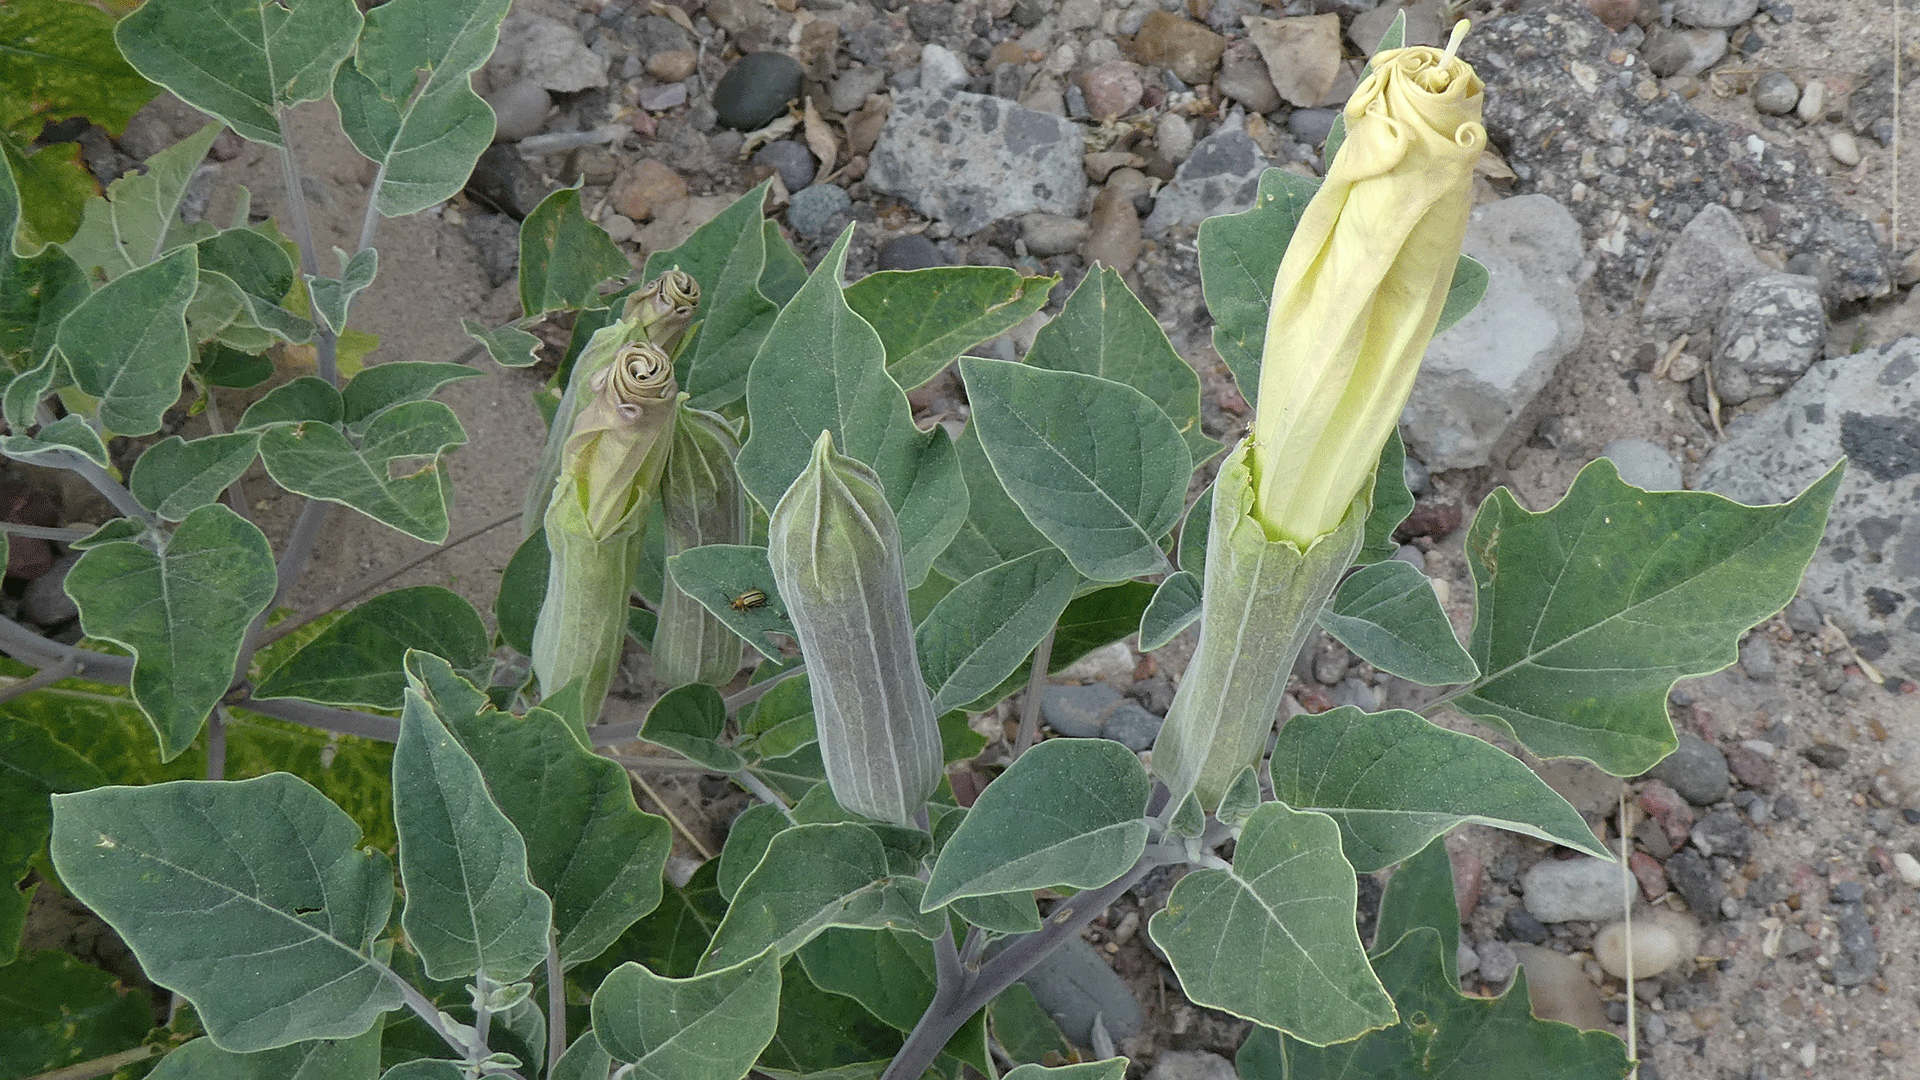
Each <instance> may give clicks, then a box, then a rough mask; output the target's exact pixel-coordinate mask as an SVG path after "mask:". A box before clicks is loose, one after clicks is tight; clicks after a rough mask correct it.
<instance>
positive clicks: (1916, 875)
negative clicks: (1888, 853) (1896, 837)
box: [1893, 851, 1920, 889]
mask: <svg viewBox="0 0 1920 1080" xmlns="http://www.w3.org/2000/svg"><path fill="white" fill-rule="evenodd" d="M1893 868H1894V870H1895V871H1896V872H1898V873H1899V875H1900V880H1901V881H1904V882H1906V883H1907V886H1908V887H1909V888H1914V889H1920V859H1915V858H1914V857H1913V856H1912V855H1909V854H1907V853H1906V852H1904V851H1896V852H1894V853H1893Z"/></svg>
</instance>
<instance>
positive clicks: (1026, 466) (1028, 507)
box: [960, 356, 1193, 581]
mask: <svg viewBox="0 0 1920 1080" xmlns="http://www.w3.org/2000/svg"><path fill="white" fill-rule="evenodd" d="M960 373H961V376H962V377H963V378H964V379H965V380H966V384H967V398H968V400H969V401H970V402H971V403H972V405H973V423H974V425H975V426H976V427H977V428H978V429H979V432H980V444H981V446H982V447H983V448H984V449H985V450H986V453H987V459H988V460H989V461H991V462H992V463H993V471H994V473H995V474H996V475H998V476H999V477H1000V482H1001V483H1002V484H1003V485H1005V486H1006V489H1007V494H1008V495H1009V496H1011V497H1012V498H1013V501H1014V502H1016V503H1018V504H1019V505H1020V509H1021V510H1022V511H1023V512H1025V514H1026V515H1027V520H1029V521H1031V522H1032V523H1033V525H1034V527H1035V528H1037V529H1039V530H1040V531H1041V532H1042V533H1044V534H1045V535H1046V537H1047V539H1049V540H1051V541H1053V543H1054V544H1056V545H1058V546H1059V548H1060V550H1062V551H1064V552H1066V554H1067V558H1068V559H1070V560H1072V562H1073V566H1074V569H1076V570H1078V571H1080V573H1082V574H1083V575H1085V576H1087V577H1089V578H1091V579H1093V580H1095V581H1124V580H1126V579H1127V578H1130V577H1135V576H1137V575H1140V574H1153V573H1159V572H1161V571H1163V570H1165V569H1167V559H1166V555H1165V554H1164V553H1163V552H1161V550H1160V546H1159V541H1160V538H1161V537H1163V536H1165V535H1166V534H1167V532H1168V531H1169V530H1171V529H1172V528H1173V526H1174V525H1176V524H1178V523H1179V521H1180V515H1181V514H1182V513H1183V512H1184V511H1185V510H1186V493H1187V481H1188V478H1189V477H1190V476H1191V474H1192V472H1193V458H1192V456H1191V455H1190V454H1189V453H1188V452H1187V448H1186V444H1185V442H1184V440H1183V439H1182V437H1181V434H1180V431H1179V429H1178V428H1177V427H1176V426H1175V425H1174V422H1173V421H1172V420H1170V419H1168V418H1167V414H1166V413H1165V412H1162V411H1161V409H1160V407H1159V406H1158V405H1156V404H1154V402H1153V401H1152V399H1150V398H1148V397H1147V396H1146V395H1145V394H1142V393H1141V392H1140V391H1138V390H1135V389H1134V388H1133V387H1131V386H1127V385H1125V384H1123V383H1117V382H1113V381H1112V380H1109V379H1103V378H1100V377H1098V376H1093V375H1084V374H1081V373H1079V372H1074V371H1045V370H1040V369H1037V368H1030V367H1026V366H1024V365H1021V364H1011V363H1007V362H1005V361H1000V360H983V359H980V358H979V357H972V356H970V357H967V358H965V359H963V360H961V361H960Z"/></svg>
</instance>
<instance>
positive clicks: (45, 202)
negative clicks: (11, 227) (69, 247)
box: [0, 131, 96, 256]
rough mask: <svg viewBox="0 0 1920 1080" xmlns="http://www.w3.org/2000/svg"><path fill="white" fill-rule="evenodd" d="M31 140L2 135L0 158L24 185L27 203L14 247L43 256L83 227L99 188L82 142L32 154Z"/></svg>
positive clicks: (22, 192) (23, 189) (46, 148)
mask: <svg viewBox="0 0 1920 1080" xmlns="http://www.w3.org/2000/svg"><path fill="white" fill-rule="evenodd" d="M26 144H27V140H26V139H25V138H24V137H22V138H15V137H14V136H13V135H10V134H8V133H7V132H5V131H0V159H3V160H5V161H6V164H7V171H8V172H9V173H11V174H12V176H13V180H14V183H16V184H18V185H19V193H20V196H21V197H22V198H23V199H24V200H25V201H24V205H22V206H21V207H20V211H19V213H20V218H19V224H18V227H17V231H16V232H15V233H14V235H13V249H14V250H15V251H18V252H19V253H20V254H22V255H27V256H33V255H38V254H41V252H42V250H43V249H44V248H45V247H46V246H47V245H48V244H57V243H61V242H64V241H65V240H67V239H68V238H70V237H72V236H73V233H74V230H75V229H77V228H79V227H80V220H81V215H82V213H83V210H82V208H83V207H84V206H85V205H86V202H87V200H88V199H90V198H92V197H93V195H94V192H95V190H96V188H95V186H94V181H93V174H92V173H91V172H89V171H87V167H86V165H85V163H84V162H82V160H81V157H80V147H79V145H78V144H77V143H55V144H53V145H52V146H47V147H42V148H41V149H39V150H35V151H34V152H32V153H28V152H27V146H26Z"/></svg>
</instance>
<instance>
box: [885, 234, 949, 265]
mask: <svg viewBox="0 0 1920 1080" xmlns="http://www.w3.org/2000/svg"><path fill="white" fill-rule="evenodd" d="M874 262H875V265H877V266H878V267H879V268H880V269H882V270H925V269H926V268H927V267H929V266H945V265H947V259H946V256H944V255H942V254H940V249H939V248H938V247H935V246H934V243H933V241H931V240H929V239H927V238H926V237H924V236H921V235H920V234H919V233H908V234H907V235H905V236H896V237H894V238H893V239H891V240H889V241H887V242H886V243H884V244H882V245H880V251H879V254H878V255H876V256H875V259H874Z"/></svg>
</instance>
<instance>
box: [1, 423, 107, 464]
mask: <svg viewBox="0 0 1920 1080" xmlns="http://www.w3.org/2000/svg"><path fill="white" fill-rule="evenodd" d="M0 454H5V455H6V456H8V457H10V458H13V459H14V460H16V461H24V462H28V463H30V464H46V465H50V466H53V467H56V468H66V467H68V466H67V465H66V463H65V462H64V461H62V460H60V459H62V458H67V457H68V456H69V455H72V454H79V455H81V456H82V457H85V458H86V459H88V460H89V461H92V462H93V463H94V464H96V465H100V466H102V467H104V466H106V464H107V444H106V443H104V442H101V441H100V433H99V432H97V431H95V430H93V428H92V427H91V426H90V425H89V424H88V423H87V418H86V417H84V416H81V415H80V414H78V413H72V414H69V415H67V416H63V417H61V418H60V419H58V420H55V421H54V422H53V423H51V424H47V425H45V426H43V427H42V428H41V429H40V430H39V431H37V432H35V433H34V434H32V435H7V436H0ZM48 459H52V460H48Z"/></svg>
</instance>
